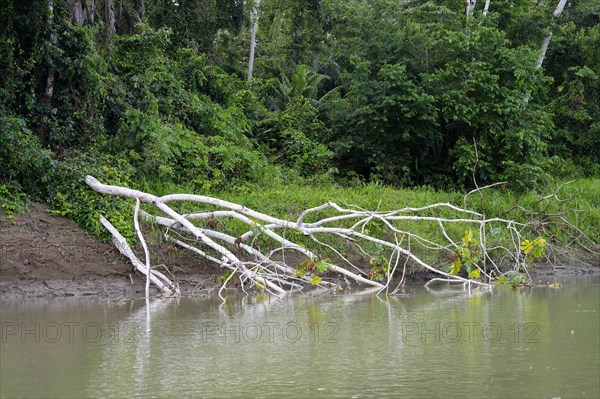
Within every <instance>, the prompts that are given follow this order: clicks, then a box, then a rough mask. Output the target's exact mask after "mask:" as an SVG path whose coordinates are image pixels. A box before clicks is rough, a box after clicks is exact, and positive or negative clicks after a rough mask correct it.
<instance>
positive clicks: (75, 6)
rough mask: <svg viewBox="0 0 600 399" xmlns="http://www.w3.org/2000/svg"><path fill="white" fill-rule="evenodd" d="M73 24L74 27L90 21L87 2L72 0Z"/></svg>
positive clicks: (70, 2) (70, 4) (70, 6)
mask: <svg viewBox="0 0 600 399" xmlns="http://www.w3.org/2000/svg"><path fill="white" fill-rule="evenodd" d="M69 8H70V9H71V23H73V24H74V25H80V26H81V25H83V24H85V23H86V22H87V21H88V20H89V16H90V12H89V10H88V7H87V1H86V0H70V1H69Z"/></svg>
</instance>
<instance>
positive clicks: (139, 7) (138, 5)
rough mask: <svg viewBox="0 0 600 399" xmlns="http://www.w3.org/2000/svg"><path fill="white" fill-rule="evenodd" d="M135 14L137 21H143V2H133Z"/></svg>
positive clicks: (144, 10) (142, 0)
mask: <svg viewBox="0 0 600 399" xmlns="http://www.w3.org/2000/svg"><path fill="white" fill-rule="evenodd" d="M135 12H136V13H137V17H138V20H139V21H142V20H143V19H144V15H145V14H146V7H145V6H144V0H135Z"/></svg>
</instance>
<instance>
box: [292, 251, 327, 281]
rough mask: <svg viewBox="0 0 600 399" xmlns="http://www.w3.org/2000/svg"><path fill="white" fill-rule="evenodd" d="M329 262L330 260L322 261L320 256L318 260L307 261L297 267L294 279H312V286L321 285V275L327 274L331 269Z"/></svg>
mask: <svg viewBox="0 0 600 399" xmlns="http://www.w3.org/2000/svg"><path fill="white" fill-rule="evenodd" d="M329 262H330V260H329V258H326V259H322V258H321V256H320V255H319V256H318V257H317V258H316V259H306V260H304V261H303V262H301V263H300V264H299V265H298V267H296V271H295V273H294V277H297V278H304V277H310V283H311V284H312V285H317V284H320V283H321V281H323V278H322V277H321V276H320V274H322V273H325V272H326V271H327V270H328V269H329Z"/></svg>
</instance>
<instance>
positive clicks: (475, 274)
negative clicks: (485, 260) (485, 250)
mask: <svg viewBox="0 0 600 399" xmlns="http://www.w3.org/2000/svg"><path fill="white" fill-rule="evenodd" d="M480 274H481V270H479V269H475V270H472V271H470V272H469V278H470V279H477V278H479V275H480Z"/></svg>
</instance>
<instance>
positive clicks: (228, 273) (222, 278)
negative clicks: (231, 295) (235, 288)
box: [217, 269, 234, 289]
mask: <svg viewBox="0 0 600 399" xmlns="http://www.w3.org/2000/svg"><path fill="white" fill-rule="evenodd" d="M233 274H234V271H233V270H231V269H228V270H227V271H226V272H225V273H223V274H221V275H220V276H218V277H217V283H218V284H219V285H223V284H225V283H226V282H228V281H229V280H231V279H232V278H233ZM225 289H227V287H225Z"/></svg>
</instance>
